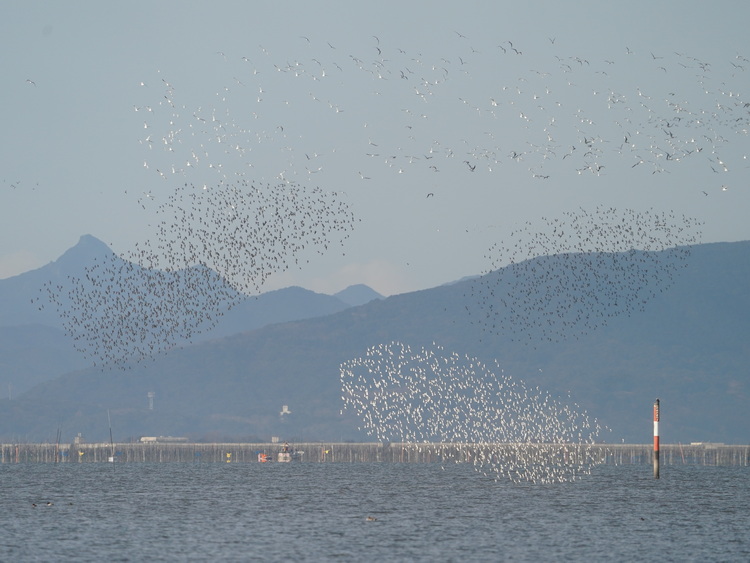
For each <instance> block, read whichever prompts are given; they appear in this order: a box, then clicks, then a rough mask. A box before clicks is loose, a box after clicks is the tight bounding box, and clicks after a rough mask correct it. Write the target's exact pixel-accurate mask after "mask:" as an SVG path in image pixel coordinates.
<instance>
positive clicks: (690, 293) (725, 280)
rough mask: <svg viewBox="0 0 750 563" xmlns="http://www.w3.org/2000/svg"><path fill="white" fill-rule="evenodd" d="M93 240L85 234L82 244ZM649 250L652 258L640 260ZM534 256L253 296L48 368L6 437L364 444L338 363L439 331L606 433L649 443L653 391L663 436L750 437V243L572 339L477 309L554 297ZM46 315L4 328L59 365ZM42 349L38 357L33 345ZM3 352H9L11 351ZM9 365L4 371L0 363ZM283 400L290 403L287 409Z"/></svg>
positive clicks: (1, 298) (710, 255)
mask: <svg viewBox="0 0 750 563" xmlns="http://www.w3.org/2000/svg"><path fill="white" fill-rule="evenodd" d="M92 242H93V241H91V240H83V239H82V243H84V244H88V243H92ZM93 246H96V245H93ZM105 248H106V247H105ZM79 250H81V249H79ZM66 254H67V253H66ZM74 254H75V253H74ZM84 254H85V253H84ZM655 255H658V253H649V254H648V256H646V253H644V258H649V259H654V256H655ZM656 258H658V256H656ZM535 260H536V259H535ZM540 260H541V259H540ZM567 260H570V261H571V262H570V263H569V267H571V268H573V270H575V269H576V268H584V266H585V265H586V264H589V263H590V260H591V257H590V256H584V255H570V256H568V257H567ZM61 261H62V258H61V259H60V260H58V261H57V262H54V263H53V264H51V265H49V266H47V267H45V268H50V270H49V271H47V272H44V273H41V274H40V273H39V272H40V271H39V270H37V271H35V272H29V273H28V274H24V276H26V275H28V276H38V277H37V278H36V279H37V281H39V280H42V279H44V278H45V276H46V277H49V276H50V275H52V274H53V273H54V272H57V271H60V272H62V271H63V270H66V268H67V267H68V266H69V264H67V263H62V264H58V262H61ZM63 262H66V261H63ZM539 264H541V262H533V261H531V263H530V264H529V265H526V266H524V267H518V266H516V267H515V269H514V268H512V267H508V268H503V269H501V270H498V271H496V272H492V273H490V274H487V275H486V276H483V277H481V278H467V279H464V280H461V281H458V282H455V283H453V284H448V285H443V286H439V287H435V288H432V289H427V290H422V291H417V292H413V293H407V294H402V295H395V296H391V297H389V298H386V299H377V296H376V299H375V300H372V301H369V302H365V303H362V301H365V300H367V299H369V297H370V296H371V295H372V294H371V293H370V292H371V290H370V292H368V291H367V290H366V289H363V288H355V289H353V290H352V291H348V292H345V294H344V296H343V297H346V298H348V299H349V300H350V301H349V302H348V303H344V302H343V301H342V299H341V298H339V297H337V296H317V297H315V296H316V295H317V294H313V295H312V296H310V295H308V293H309V292H305V290H302V289H299V288H289V289H288V290H281V291H280V292H270V293H269V294H264V295H262V296H259V297H258V298H255V299H253V300H250V301H248V305H247V306H248V307H250V303H255V304H259V303H261V302H262V303H266V304H270V303H274V305H273V307H274V308H272V310H273V311H277V312H278V314H277V315H276V316H274V314H271V313H268V314H267V316H265V317H263V315H264V313H262V310H261V309H255V310H253V309H248V310H247V313H245V314H243V315H239V317H238V318H237V319H234V320H232V319H230V320H229V321H226V322H227V323H228V324H227V325H226V328H225V329H222V330H225V331H226V332H224V333H221V332H217V333H215V338H213V339H209V340H204V341H201V342H197V343H194V344H191V345H185V346H184V347H181V348H179V349H176V350H173V351H172V352H170V353H168V354H165V355H161V356H157V357H155V358H153V359H152V360H148V361H146V362H139V363H135V364H133V365H130V366H128V368H129V369H127V370H125V371H121V370H107V369H105V370H101V369H93V368H83V369H81V366H75V367H73V368H71V369H70V370H69V371H67V372H65V373H63V372H62V370H61V372H59V376H58V377H54V378H52V377H51V376H52V373H51V372H49V373H47V376H48V377H47V380H46V381H44V382H42V383H40V384H38V385H37V386H36V387H34V388H33V389H30V390H28V391H26V392H24V393H22V394H18V395H14V397H13V400H8V399H3V400H0V441H13V440H24V441H39V440H52V439H53V438H54V436H55V435H56V432H57V429H58V428H61V430H62V435H63V439H64V440H66V441H67V440H71V439H72V438H73V436H75V435H76V434H78V433H79V432H80V433H82V434H83V436H84V438H86V439H89V440H91V441H103V440H106V439H108V427H107V410H109V411H110V413H111V418H112V426H113V432H114V434H115V440H128V439H131V438H132V439H135V438H137V437H139V436H141V435H150V436H152V435H184V436H188V437H191V438H194V439H217V440H219V439H262V440H268V439H269V438H270V437H271V436H280V437H282V438H284V439H287V440H290V441H293V440H313V441H314V440H368V439H370V438H368V437H367V436H366V435H364V433H363V432H361V431H359V430H357V427H358V426H359V425H360V421H358V420H356V419H355V418H354V417H353V415H351V414H350V413H345V414H343V415H342V414H341V413H340V410H341V407H342V402H341V386H340V381H339V367H340V365H341V363H342V362H346V361H348V360H351V359H353V358H358V357H361V356H363V355H364V354H365V353H366V350H367V348H368V347H370V346H376V345H379V344H383V343H389V342H392V341H398V342H403V343H406V344H408V345H409V346H411V347H412V348H419V347H421V346H425V347H427V346H432V343H433V342H436V343H438V344H440V345H441V346H443V347H444V349H445V350H446V352H447V353H452V352H455V353H457V354H460V355H464V354H465V355H469V356H471V357H474V358H478V359H479V360H481V361H483V362H485V363H488V364H492V363H493V362H494V361H495V360H497V362H498V366H499V367H498V369H502V370H503V372H504V374H506V375H510V376H511V377H513V378H516V379H521V380H523V381H525V382H526V384H527V385H528V386H531V387H536V386H539V388H541V389H544V390H547V391H549V392H550V393H552V394H553V395H555V396H559V397H561V398H562V399H561V400H563V401H570V402H575V403H577V404H578V405H580V408H583V409H586V410H587V411H588V413H589V414H590V415H591V416H593V417H596V418H597V419H598V420H599V422H600V423H602V424H604V425H606V426H607V427H608V428H609V429H611V431H607V432H604V433H603V434H602V435H601V436H600V438H601V439H602V440H605V441H610V442H620V441H626V442H634V443H648V442H649V441H650V440H651V425H652V418H651V409H652V404H653V401H654V399H656V398H657V397H658V398H660V399H661V405H662V422H661V435H662V441H663V442H665V443H677V442H691V441H714V442H725V443H744V444H747V443H750V409H748V408H747V405H748V399H750V370H749V369H748V367H747V366H748V365H750V291H749V290H748V287H750V284H748V280H750V242H737V243H717V244H704V245H698V246H694V247H692V248H691V249H690V255H689V259H688V260H687V261H686V263H685V267H684V268H681V269H680V270H679V272H677V273H676V274H675V275H674V278H673V279H672V281H671V285H670V286H665V287H664V288H661V289H659V288H657V291H655V295H654V296H653V297H652V298H650V299H648V300H644V301H646V302H645V303H642V304H641V303H639V306H638V307H634V308H632V310H631V309H623V311H624V312H622V314H617V315H614V316H612V317H611V318H607V319H606V322H602V323H600V324H601V326H598V327H597V328H596V329H592V330H587V331H576V330H575V319H566V318H562V319H561V320H560V319H555V321H554V322H557V323H560V324H559V326H571V327H572V329H571V331H570V334H569V336H568V337H567V338H560V339H559V340H558V339H552V338H545V339H541V338H537V337H535V336H534V335H535V334H537V333H534V332H533V331H534V330H537V329H536V328H534V326H536V325H533V326H532V329H529V330H531V332H529V331H528V330H527V331H526V333H524V335H523V337H519V336H518V335H517V334H514V332H513V328H514V327H513V326H507V327H506V329H507V330H505V331H493V330H490V328H489V327H488V324H487V323H486V322H484V321H483V320H482V319H481V317H478V316H477V315H476V314H473V315H472V314H470V312H469V311H470V310H472V308H474V307H476V291H477V287H483V288H495V287H497V288H498V291H500V289H502V287H503V284H505V285H508V281H507V280H511V279H512V284H513V287H517V288H523V287H534V291H535V292H540V291H542V290H541V289H540V288H539V285H540V284H541V283H545V284H549V287H548V288H547V289H546V290H545V291H547V290H548V291H549V292H550V293H551V292H552V291H553V290H554V291H558V292H559V291H560V282H559V281H556V280H555V279H553V278H551V277H550V278H549V279H547V278H544V280H542V281H540V280H539V279H533V276H534V275H535V274H534V271H535V270H534V268H535V266H537V265H539ZM78 265H79V266H81V264H80V263H79V264H78ZM71 267H72V266H71ZM43 269H44V268H43ZM43 269H42V270H43ZM601 275H602V274H601V272H598V273H597V276H599V277H601ZM618 275H626V274H624V273H623V274H620V273H619V272H618ZM19 277H20V276H19ZM14 279H15V278H11V279H10V280H2V281H0V304H2V306H3V308H2V312H3V316H2V319H0V326H5V327H6V328H7V327H8V325H7V324H6V323H7V322H8V321H7V319H8V316H7V315H6V313H5V311H6V309H5V304H6V303H7V302H8V301H7V300H8V299H10V298H8V297H7V294H6V293H5V291H6V285H5V283H6V282H12V284H11V285H10V286H12V287H16V290H17V291H20V289H19V286H23V283H19V282H17V281H15V282H14V281H13V280H14ZM29 279H30V278H29ZM613 279H614V278H613ZM644 283H645V282H644ZM13 284H15V286H14V285H13ZM477 284H480V285H479V286H478V285H477ZM615 285H616V284H615ZM611 286H612V283H609V284H608V285H607V287H602V288H597V289H596V290H595V291H596V292H600V293H592V294H591V296H590V298H591V299H594V300H598V299H601V300H604V299H605V297H606V298H607V299H611V298H612V296H611V295H608V296H605V292H606V291H610V293H611ZM361 289H362V290H361ZM592 291H594V290H592ZM350 294H353V295H354V296H355V297H351V295H350ZM285 295H288V296H289V299H290V300H291V299H293V298H295V296H298V297H300V298H302V297H304V296H308V297H310V298H311V299H310V301H307V300H306V299H302V301H303V302H304V303H311V302H312V301H313V300H316V299H319V300H320V301H316V303H317V306H319V307H320V308H319V309H318V310H317V313H316V312H315V311H314V310H313V308H312V306H311V308H310V309H307V310H306V312H305V314H302V313H301V312H300V314H299V315H298V316H297V318H296V319H292V318H289V316H290V315H291V313H290V312H289V310H286V311H284V312H282V307H281V304H283V303H288V301H286V300H285V298H284V296H285ZM615 297H616V296H615ZM313 298H314V299H313ZM587 298H589V297H587ZM29 299H31V298H29ZM328 299H335V300H336V302H337V303H338V305H336V304H335V303H333V302H330V301H328ZM357 302H359V303H360V304H358V305H356V306H349V305H350V304H352V303H357ZM592 302H593V301H592ZM269 306H270V305H269ZM327 307H328V308H327ZM337 307H338V308H337ZM292 309H295V310H298V311H299V309H297V308H296V307H292ZM42 313H44V311H42ZM308 313H309V314H308ZM548 313H549V312H548V311H547V312H545V311H541V312H539V313H538V314H539V315H540V317H539V319H541V320H542V321H545V319H546V317H545V316H544V315H546V314H548ZM22 314H23V311H22V310H21V309H17V310H16V315H18V317H17V318H24V317H22ZM26 314H27V315H29V316H27V317H25V318H27V319H32V318H33V317H32V316H31V313H28V312H27V313H26ZM245 315H248V316H249V315H253V317H254V318H255V319H256V320H257V322H258V325H257V327H255V328H252V325H251V320H250V319H247V318H245ZM284 315H286V316H287V318H283V317H284ZM229 316H230V317H231V315H229ZM261 318H263V320H262V321H261V320H260V319H261ZM274 319H275V320H274ZM548 320H549V322H552V320H551V319H548ZM230 321H231V322H230ZM235 322H236V323H238V324H233V323H235ZM242 322H246V323H247V324H244V325H242ZM545 322H546V321H545ZM566 323H569V324H566ZM43 324H44V323H36V326H37V327H39V328H38V331H37V329H35V328H34V327H31V328H29V324H28V323H27V328H26V330H27V331H28V332H27V333H23V332H21V331H20V330H17V329H16V328H9V329H8V332H7V333H4V335H5V336H6V337H10V336H11V335H14V334H15V336H16V338H17V340H15V342H16V343H17V345H18V346H24V343H25V346H26V352H25V355H23V356H22V355H19V356H18V359H17V361H18V362H24V361H25V362H30V361H31V360H30V358H32V357H36V358H37V359H38V360H39V361H41V358H43V357H45V355H46V357H49V358H51V359H57V360H58V361H59V363H60V365H62V364H63V363H65V362H72V361H74V359H73V358H66V357H65V355H64V354H63V353H62V349H61V348H60V342H61V341H60V340H56V338H57V335H56V334H55V333H54V332H51V331H52V330H53V327H50V326H44V327H43V329H42V326H43ZM261 325H262V326H261ZM13 326H14V327H18V324H15V325H13ZM248 327H250V328H248ZM218 328H219V327H217V329H218ZM236 329H239V330H236ZM235 330H236V331H235ZM538 330H539V331H542V328H539V329H538ZM233 331H235V332H234V333H233V334H229V333H231V332H233ZM540 334H548V333H543V332H539V333H538V334H537V336H539V335H540ZM10 348H12V346H10V345H9V347H8V349H10ZM35 349H38V350H39V353H38V354H33V352H34V350H35ZM2 353H3V358H5V354H6V353H8V351H7V350H6V348H3V349H2ZM21 358H25V359H24V360H22V359H21ZM3 361H4V360H3ZM24 365H26V364H24ZM45 365H54V361H51V362H48V363H47V364H45ZM35 369H42V368H40V367H39V366H37V367H36V368H35ZM3 373H8V372H7V368H6V366H5V365H3ZM149 392H153V393H155V397H154V408H153V410H151V409H149V408H148V399H147V394H148V393H149ZM568 393H569V394H570V398H568ZM284 405H286V406H287V407H288V410H289V411H291V413H290V414H283V415H282V414H281V411H282V407H283V406H284Z"/></svg>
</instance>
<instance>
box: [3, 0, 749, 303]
mask: <svg viewBox="0 0 750 563" xmlns="http://www.w3.org/2000/svg"><path fill="white" fill-rule="evenodd" d="M747 21H750V4H746V3H743V2H724V3H712V4H709V3H706V2H697V1H695V2H680V3H677V2H657V3H654V2H640V1H639V2H616V3H615V2H575V3H570V2H535V3H525V2H513V3H509V2H485V3H476V2H475V3H467V2H461V3H459V2H438V1H435V2H368V3H355V2H336V3H332V2H328V3H326V2H284V3H280V2H264V3H261V2H211V3H208V2H183V1H179V2H166V1H161V2H119V3H110V2H107V3H103V2H66V3H61V2H4V3H3V4H2V6H1V7H0V38H1V39H0V41H2V43H3V53H4V56H3V57H2V59H0V76H1V77H2V78H1V80H2V91H3V98H2V101H3V103H2V106H1V107H0V112H1V113H0V117H1V119H2V128H1V129H0V139H2V141H1V142H2V170H0V278H2V277H8V276H12V275H15V274H18V273H21V272H23V271H26V270H29V269H32V268H36V267H40V266H42V265H44V264H46V263H48V262H49V261H51V260H54V259H56V258H57V257H59V256H60V255H61V254H62V253H63V252H64V251H65V250H67V249H68V248H70V247H71V246H73V245H74V244H75V243H76V242H77V241H78V238H79V237H80V236H81V235H83V234H92V235H94V236H96V237H98V238H100V239H101V240H103V241H104V242H106V243H107V244H109V245H110V246H111V247H112V249H113V250H114V251H116V252H118V253H126V252H128V251H129V250H131V249H132V248H133V247H134V245H135V244H136V243H138V242H141V241H143V240H144V239H145V238H147V237H148V236H149V234H148V233H149V232H150V230H149V224H153V223H154V221H156V220H157V217H156V215H155V209H156V206H158V204H159V202H164V201H166V200H167V199H168V198H169V197H170V194H172V193H173V192H174V188H175V187H177V186H183V185H184V184H186V183H187V184H188V185H191V186H198V187H200V186H203V185H207V186H212V187H214V186H219V185H225V186H232V185H235V186H236V185H238V183H240V182H243V181H244V182H247V183H248V184H252V185H254V186H255V187H256V188H258V189H263V190H274V189H277V186H279V185H281V184H283V183H284V182H294V183H295V184H299V185H300V186H302V187H303V188H305V189H307V188H314V187H318V188H321V189H323V190H325V191H326V192H337V194H338V195H337V196H336V197H337V198H339V199H340V200H341V201H343V202H345V203H346V204H347V205H348V206H349V209H350V210H351V211H352V212H353V213H354V215H355V217H356V219H357V220H358V222H357V223H356V224H355V227H354V229H353V230H352V231H351V232H350V233H349V237H348V238H347V239H346V240H345V241H344V245H343V247H341V246H339V245H338V244H336V245H332V247H331V248H330V249H328V250H326V251H324V249H322V248H316V249H308V250H307V251H306V254H305V255H304V256H302V258H304V260H300V263H303V264H305V266H304V267H299V266H296V265H292V266H290V268H289V269H288V270H287V271H286V272H284V273H279V274H276V275H274V276H272V277H271V278H270V279H269V280H268V281H267V283H266V285H265V287H264V289H265V290H270V289H276V288H279V287H284V286H288V285H301V286H303V287H306V288H308V289H313V290H316V291H321V292H325V293H333V292H336V291H339V290H341V289H343V288H344V287H346V286H348V285H350V284H354V283H366V284H368V285H370V286H371V287H373V288H374V289H375V290H377V291H379V292H381V293H383V294H386V295H390V294H394V293H401V292H405V291H412V290H416V289H423V288H428V287H434V286H436V285H439V284H442V283H445V282H449V281H453V280H456V279H459V278H461V277H463V276H467V275H474V274H478V273H481V272H484V271H486V270H487V269H488V268H489V267H490V264H491V263H492V262H491V260H489V259H488V249H490V248H491V247H492V245H495V244H497V243H499V242H502V243H503V245H504V246H505V247H511V246H512V241H511V240H509V239H510V237H511V233H512V232H514V231H516V232H517V231H518V229H519V227H520V226H522V225H524V226H525V227H524V228H525V229H526V230H529V229H531V230H533V228H534V225H536V224H538V225H539V228H540V229H542V228H545V225H548V224H549V221H550V220H554V218H555V217H558V216H562V214H563V213H565V212H570V211H575V210H576V209H579V208H583V209H585V210H592V209H596V208H597V207H598V206H599V207H602V206H613V207H616V208H622V209H635V210H639V209H654V210H657V211H663V212H674V214H675V215H676V216H678V217H679V216H682V215H685V216H689V217H695V218H698V219H700V220H702V221H704V223H705V224H704V226H703V235H702V240H703V242H714V241H735V240H745V239H748V238H750V220H748V215H749V214H748V211H750V193H749V191H748V176H749V174H750V162H748V159H747V158H746V157H747V155H750V142H749V141H750V137H749V136H748V131H749V130H750V105H748V106H746V105H745V104H750V87H749V86H750V80H749V79H750V44H749V43H748V40H747V35H746V33H747V30H746V23H747ZM527 222H528V223H527ZM529 224H530V226H529ZM314 250H317V251H321V252H323V254H322V255H321V254H318V253H317V252H314ZM227 252H230V253H231V252H232V249H231V248H227ZM305 260H309V263H305ZM289 262H290V263H291V264H293V263H294V261H293V260H289Z"/></svg>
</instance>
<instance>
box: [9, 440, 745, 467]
mask: <svg viewBox="0 0 750 563" xmlns="http://www.w3.org/2000/svg"><path fill="white" fill-rule="evenodd" d="M291 447H292V448H293V451H294V452H295V454H296V455H295V456H294V459H295V462H303V463H305V462H307V463H310V462H312V463H342V462H343V463H357V462H359V463H372V462H381V463H443V462H469V463H470V462H472V461H473V460H474V455H475V453H476V452H480V451H482V450H484V451H487V449H488V448H491V449H492V451H493V453H494V454H495V455H502V456H508V457H509V458H512V459H514V460H516V461H521V459H522V458H523V457H524V456H525V454H526V453H529V454H531V453H533V452H534V451H535V450H537V449H541V450H544V449H547V450H549V451H556V452H558V453H557V454H555V455H559V456H562V457H561V459H560V461H561V462H562V463H568V462H570V461H571V459H573V460H574V459H576V458H579V456H588V459H593V460H600V463H605V464H610V465H650V464H651V463H652V461H653V451H652V450H653V446H652V444H568V445H562V444H487V445H483V444H457V443H423V444H415V443H405V442H404V443H402V442H391V443H385V444H383V443H378V442H362V443H352V442H302V443H291ZM282 448H283V444H282V443H188V442H159V441H155V442H132V443H114V444H111V443H91V444H88V443H78V444H54V443H42V444H31V443H26V444H21V443H18V444H0V463H96V462H105V463H106V462H108V461H109V460H110V457H112V455H113V452H114V461H115V462H117V463H160V462H161V463H165V462H183V463H184V462H190V463H259V462H260V460H261V454H265V455H266V456H267V457H266V459H270V460H276V459H277V454H278V453H279V452H280V451H281V450H282ZM563 457H564V458H565V459H563ZM661 462H662V463H663V464H664V465H682V464H685V465H740V466H748V465H750V445H727V444H721V443H711V442H694V443H691V444H662V445H661Z"/></svg>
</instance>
